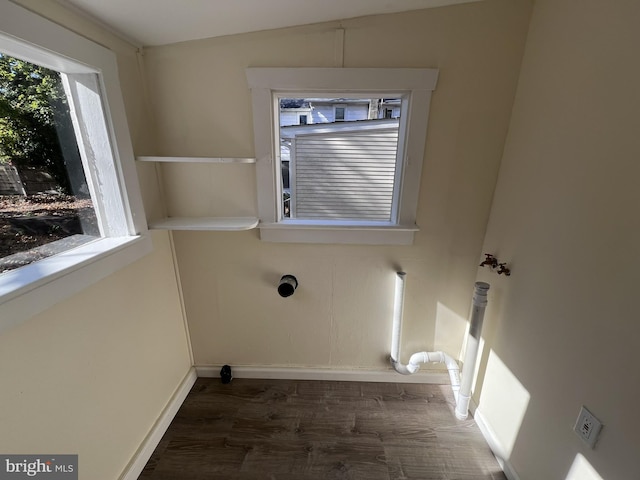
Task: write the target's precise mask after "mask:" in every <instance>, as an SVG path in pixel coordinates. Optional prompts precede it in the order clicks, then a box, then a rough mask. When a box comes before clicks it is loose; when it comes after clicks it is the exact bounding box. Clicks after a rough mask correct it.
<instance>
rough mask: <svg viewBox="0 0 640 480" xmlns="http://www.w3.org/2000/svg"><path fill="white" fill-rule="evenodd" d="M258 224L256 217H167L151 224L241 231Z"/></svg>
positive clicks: (167, 227) (156, 227)
mask: <svg viewBox="0 0 640 480" xmlns="http://www.w3.org/2000/svg"><path fill="white" fill-rule="evenodd" d="M257 226H258V219H257V218H255V217H167V218H163V219H161V220H157V221H155V222H151V223H150V224H149V228H150V229H152V230H211V231H241V230H251V229H253V228H256V227H257Z"/></svg>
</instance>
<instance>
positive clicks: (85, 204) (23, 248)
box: [0, 194, 97, 273]
mask: <svg viewBox="0 0 640 480" xmlns="http://www.w3.org/2000/svg"><path fill="white" fill-rule="evenodd" d="M78 219H81V222H80V221H79V220H78ZM58 222H60V224H58ZM65 222H66V224H71V225H72V226H71V227H67V226H66V224H65ZM80 223H82V224H83V225H89V230H92V231H89V232H83V231H82V228H79V227H74V226H73V225H79V224H80ZM61 225H62V226H61ZM96 231H97V221H96V218H95V212H94V210H93V206H92V203H91V199H77V198H76V197H73V196H71V195H60V194H38V195H31V196H27V197H23V196H18V195H1V196H0V273H1V272H3V271H7V270H12V269H14V268H18V267H21V266H23V265H24V264H25V262H26V263H31V262H32V261H35V260H39V259H40V258H44V257H46V256H50V255H53V254H55V253H58V251H56V250H57V249H55V248H51V249H49V250H50V252H47V249H46V248H40V249H37V247H41V246H43V245H46V244H49V243H52V242H56V241H58V240H61V239H63V238H67V237H71V236H74V235H77V234H82V233H89V234H95V233H96ZM34 249H35V250H34ZM29 251H33V254H32V255H31V258H30V257H29V255H27V256H26V257H25V255H20V256H19V258H20V259H21V261H19V262H11V261H6V260H9V259H8V258H6V257H10V256H12V255H14V254H17V253H20V252H29ZM3 259H4V260H5V261H4V262H3V261H2V260H3Z"/></svg>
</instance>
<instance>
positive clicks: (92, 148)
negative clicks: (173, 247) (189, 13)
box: [0, 0, 152, 332]
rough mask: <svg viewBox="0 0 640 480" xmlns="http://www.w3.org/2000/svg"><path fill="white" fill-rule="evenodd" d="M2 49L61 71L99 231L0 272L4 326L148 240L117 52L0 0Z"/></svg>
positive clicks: (109, 268) (92, 278) (110, 268)
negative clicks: (91, 238)
mask: <svg viewBox="0 0 640 480" xmlns="http://www.w3.org/2000/svg"><path fill="white" fill-rule="evenodd" d="M0 50H2V51H3V52H5V53H7V54H9V55H14V56H16V57H20V58H24V59H25V60H28V61H31V62H33V63H37V64H40V65H43V66H45V67H48V68H51V69H54V70H57V71H60V72H64V73H65V75H63V82H64V86H65V90H66V92H67V95H68V96H69V99H70V106H71V109H72V112H73V113H72V117H73V120H74V124H75V127H76V136H77V137H78V145H79V148H80V151H81V155H82V160H83V164H84V166H85V173H86V174H87V182H88V183H89V185H90V188H91V190H92V192H91V193H92V198H94V199H96V198H97V199H98V202H94V203H97V205H95V206H96V214H97V216H98V218H99V223H100V230H101V234H102V235H103V236H104V237H103V238H101V239H98V240H95V241H93V242H91V243H89V244H86V245H83V246H80V247H77V248H74V249H72V250H69V251H66V252H64V253H61V254H59V255H55V256H53V257H49V258H46V259H44V260H41V261H38V262H35V263H33V264H31V265H27V266H25V267H22V268H19V269H16V270H13V271H10V272H6V273H4V274H1V275H0V332H2V331H4V330H6V329H8V328H10V327H12V326H14V325H17V324H19V323H20V322H22V321H25V320H27V319H29V318H31V317H32V316H33V315H35V314H37V313H40V312H42V311H44V310H46V309H47V308H49V307H51V306H52V305H54V304H56V303H58V302H59V301H61V300H63V299H65V298H68V297H70V296H71V295H73V294H75V293H77V292H79V291H80V290H82V289H84V288H86V287H87V286H89V285H91V284H93V283H96V282H97V281H99V280H101V279H102V278H105V277H106V276H108V275H110V274H111V273H113V272H115V271H116V270H118V269H120V268H122V267H124V266H126V265H128V264H130V263H131V262H133V261H135V260H137V259H139V258H141V257H142V256H143V255H146V254H147V253H148V252H150V251H151V248H152V246H151V239H150V237H149V235H148V231H147V225H146V220H145V214H144V209H143V206H142V198H141V195H140V187H139V184H138V177H137V172H136V168H135V163H134V155H133V148H132V145H131V139H130V137H129V129H128V125H127V118H126V114H125V109H124V102H123V99H122V92H121V90H120V82H119V78H118V69H117V63H116V58H115V55H114V53H113V52H111V51H110V50H107V49H106V48H104V47H102V46H100V45H98V44H96V43H93V42H91V41H90V40H87V39H86V38H84V37H81V36H80V35H77V34H75V33H73V32H71V31H69V30H67V29H65V28H63V27H61V26H59V25H57V24H55V23H53V22H50V21H48V20H46V19H44V18H42V17H40V16H38V15H36V14H34V13H32V12H29V11H28V10H26V9H24V8H22V7H19V6H17V5H15V4H13V3H10V2H8V1H6V0H0ZM95 74H99V76H96V75H95ZM79 125H82V128H77V127H78V126H79ZM85 147H88V148H85Z"/></svg>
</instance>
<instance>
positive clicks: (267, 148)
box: [246, 68, 438, 245]
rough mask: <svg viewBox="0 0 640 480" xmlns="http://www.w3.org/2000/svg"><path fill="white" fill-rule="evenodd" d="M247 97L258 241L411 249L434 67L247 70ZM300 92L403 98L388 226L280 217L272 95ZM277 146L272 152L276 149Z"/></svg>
mask: <svg viewBox="0 0 640 480" xmlns="http://www.w3.org/2000/svg"><path fill="white" fill-rule="evenodd" d="M246 74H247V80H248V83H249V87H250V88H251V92H252V100H253V126H254V140H255V150H256V178H257V188H258V212H259V213H258V214H259V218H260V224H259V225H258V227H259V228H260V238H261V239H262V240H265V241H272V242H301V243H357V244H375V245H379V244H387V245H410V244H412V243H413V235H414V233H415V232H416V231H418V230H419V229H418V227H417V226H416V224H415V219H416V210H417V206H418V195H419V190H420V178H421V174H422V163H423V157H424V148H425V142H426V133H427V123H428V116H429V105H430V101H431V92H432V91H433V90H434V89H435V87H436V83H437V80H438V70H437V69H417V68H416V69H414V68H248V69H247V71H246ZM281 92H296V94H297V95H299V94H300V93H301V92H305V94H308V95H309V96H314V95H316V96H317V95H321V94H325V95H326V94H327V93H330V92H340V94H341V95H342V94H345V95H346V94H348V95H354V96H357V95H360V96H362V95H363V94H364V95H366V93H367V92H371V93H375V94H385V96H386V97H392V96H403V97H404V98H405V101H404V103H403V106H402V108H403V110H402V111H403V115H402V117H403V118H402V120H403V121H404V122H406V129H405V132H406V138H405V139H403V141H402V142H400V141H399V143H398V149H399V150H400V149H401V148H403V146H404V147H405V149H404V151H402V152H401V155H402V156H403V157H402V158H404V163H403V165H402V168H401V171H400V176H399V178H397V179H396V182H398V185H397V188H396V191H397V192H399V199H398V201H399V204H398V208H397V209H396V211H397V216H396V218H394V219H393V221H391V222H348V223H346V224H345V223H336V222H330V221H314V222H309V221H300V220H291V219H282V218H280V213H279V201H280V196H281V192H280V186H279V182H278V177H277V173H276V168H275V165H277V164H278V163H279V162H278V158H279V155H280V150H279V145H277V144H276V142H275V139H276V135H275V131H276V128H277V125H278V122H277V117H276V115H277V113H278V112H279V106H278V105H277V104H276V103H275V102H274V94H277V93H281ZM276 147H277V148H276Z"/></svg>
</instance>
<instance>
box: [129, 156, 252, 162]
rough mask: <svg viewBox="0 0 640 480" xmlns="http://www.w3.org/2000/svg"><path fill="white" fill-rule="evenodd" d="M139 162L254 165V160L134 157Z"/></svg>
mask: <svg viewBox="0 0 640 480" xmlns="http://www.w3.org/2000/svg"><path fill="white" fill-rule="evenodd" d="M136 160H138V161H139V162H174V163H256V159H255V158H231V157H149V156H140V157H136Z"/></svg>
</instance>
